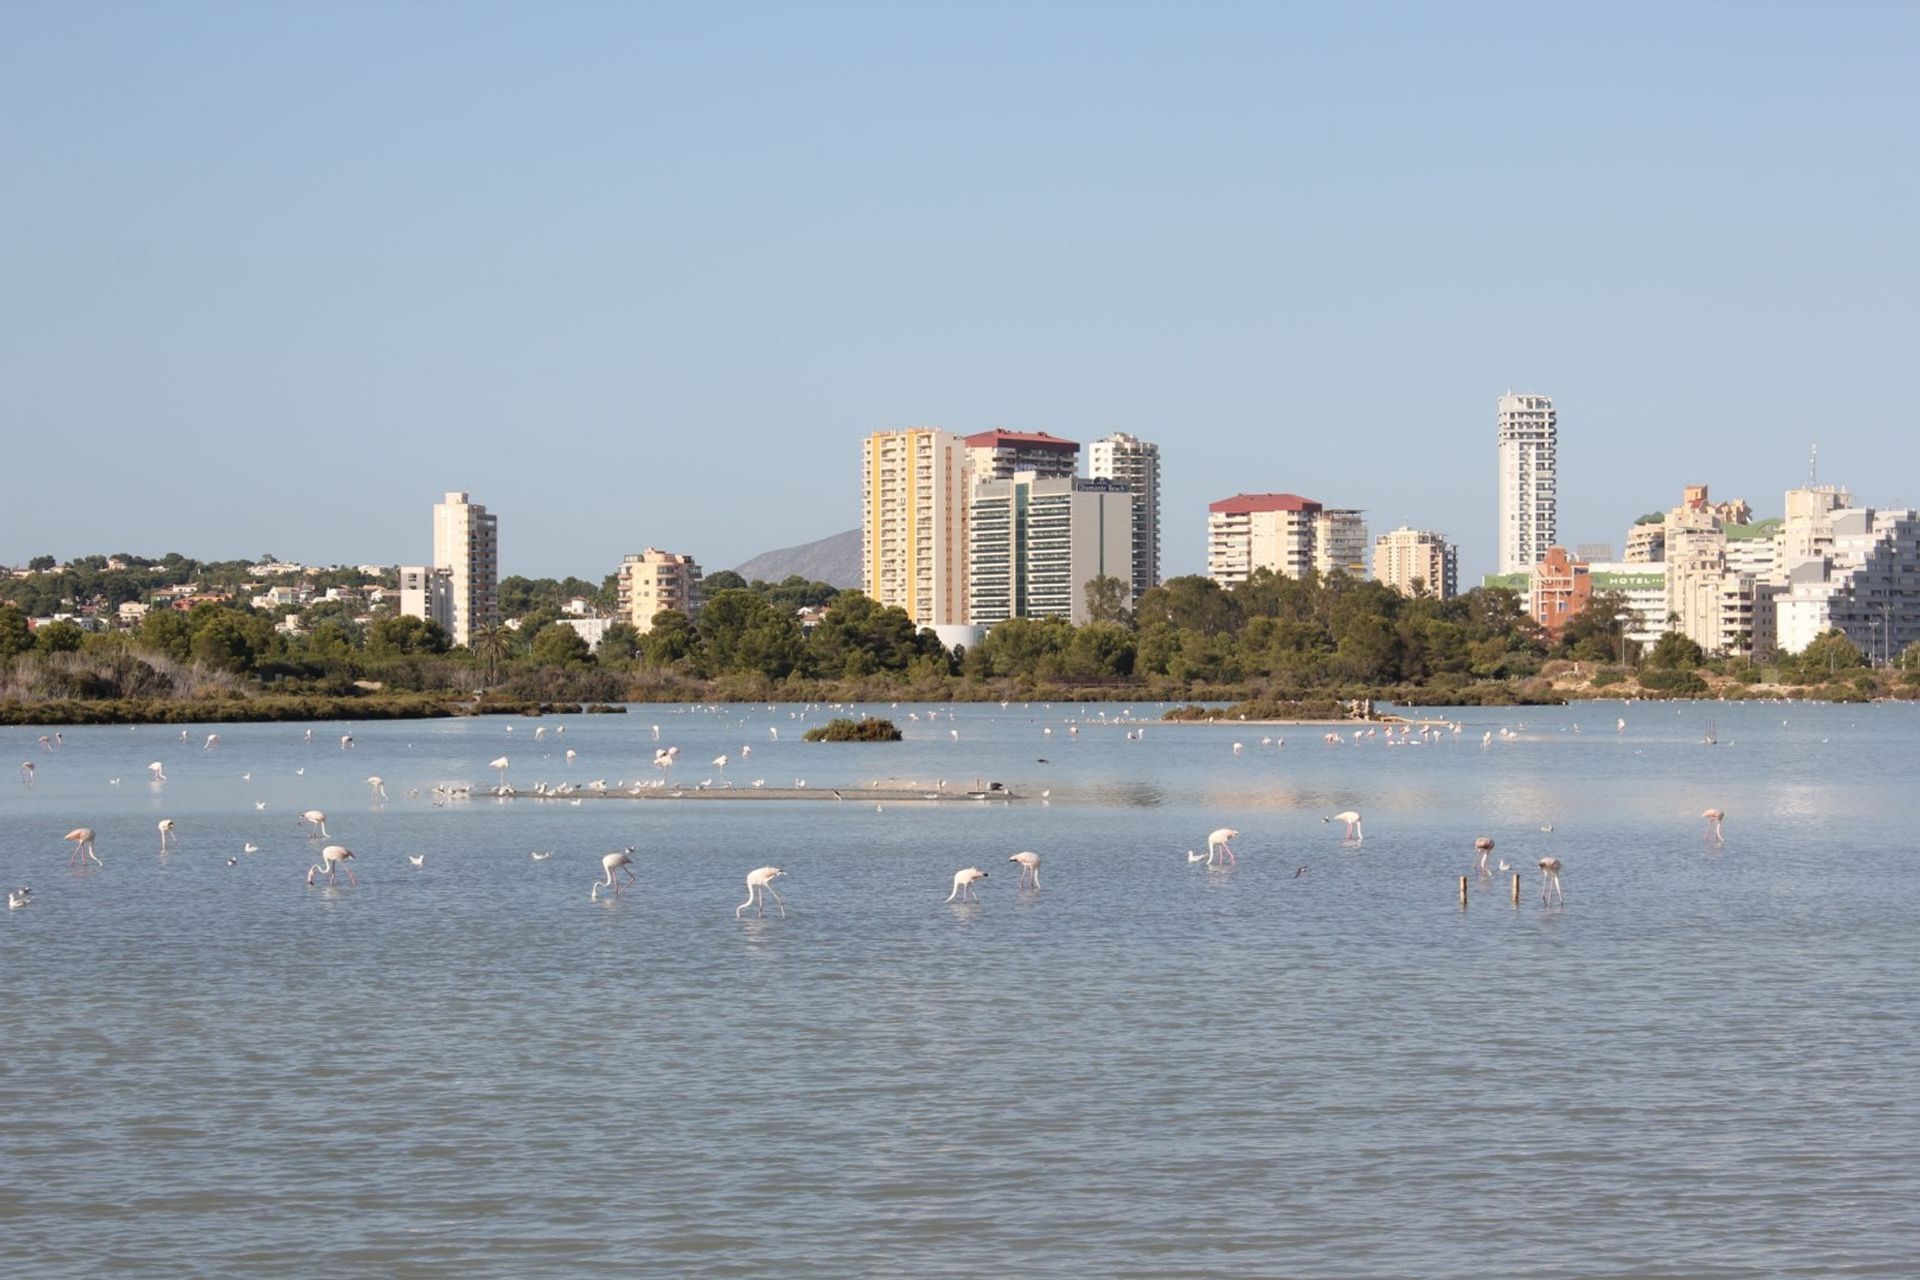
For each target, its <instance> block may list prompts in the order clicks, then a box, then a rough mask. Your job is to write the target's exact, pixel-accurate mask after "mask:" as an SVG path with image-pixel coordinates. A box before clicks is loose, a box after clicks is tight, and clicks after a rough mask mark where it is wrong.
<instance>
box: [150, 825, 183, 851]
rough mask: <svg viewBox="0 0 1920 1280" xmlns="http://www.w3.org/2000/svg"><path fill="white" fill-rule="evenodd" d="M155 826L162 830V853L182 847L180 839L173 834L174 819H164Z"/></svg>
mask: <svg viewBox="0 0 1920 1280" xmlns="http://www.w3.org/2000/svg"><path fill="white" fill-rule="evenodd" d="M155 825H156V826H158V827H159V828H160V852H162V853H165V852H166V851H167V850H168V849H169V848H174V849H178V848H179V847H180V837H178V836H176V835H174V834H173V819H172V818H162V819H160V821H159V822H158V823H156V824H155Z"/></svg>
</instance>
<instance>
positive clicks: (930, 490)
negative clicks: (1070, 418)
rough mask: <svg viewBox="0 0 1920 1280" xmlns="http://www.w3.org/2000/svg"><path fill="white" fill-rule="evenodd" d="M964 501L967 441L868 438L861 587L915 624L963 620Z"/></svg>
mask: <svg viewBox="0 0 1920 1280" xmlns="http://www.w3.org/2000/svg"><path fill="white" fill-rule="evenodd" d="M1075 447H1076V448H1077V447H1078V446H1075ZM967 500H968V493H967V442H966V441H964V440H962V439H961V438H960V437H959V436H957V435H953V434H951V433H949V432H946V431H938V430H935V429H934V428H932V427H915V428H912V429H910V430H906V431H876V432H874V433H873V434H872V435H870V436H868V437H867V438H866V440H865V442H864V443H863V445H862V457H861V466H860V579H861V587H862V589H863V590H865V591H866V593H867V594H868V595H869V596H871V597H873V598H874V599H875V600H876V601H878V602H879V603H881V604H883V605H891V606H894V607H896V608H899V609H903V610H905V611H906V615H907V616H908V617H909V618H912V619H913V621H914V625H915V626H921V627H935V626H947V625H952V624H955V623H962V622H965V621H967Z"/></svg>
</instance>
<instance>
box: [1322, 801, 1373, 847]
mask: <svg viewBox="0 0 1920 1280" xmlns="http://www.w3.org/2000/svg"><path fill="white" fill-rule="evenodd" d="M1320 821H1322V822H1344V823H1346V824H1347V831H1346V834H1345V835H1343V836H1342V837H1341V839H1342V840H1351V841H1353V842H1354V843H1355V844H1359V843H1360V842H1361V841H1363V840H1365V839H1366V838H1367V837H1366V835H1365V833H1363V832H1362V831H1361V830H1360V815H1359V814H1358V813H1355V812H1354V811H1353V810H1352V809H1343V810H1341V811H1340V812H1339V813H1336V814H1334V815H1333V816H1332V817H1331V818H1322V819H1320Z"/></svg>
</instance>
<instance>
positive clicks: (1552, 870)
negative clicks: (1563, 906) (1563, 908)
mask: <svg viewBox="0 0 1920 1280" xmlns="http://www.w3.org/2000/svg"><path fill="white" fill-rule="evenodd" d="M1566 900H1567V899H1566V895H1565V894H1563V893H1561V892H1560V859H1558V858H1542V859H1540V901H1542V902H1545V903H1554V902H1560V903H1564V902H1565V901H1566Z"/></svg>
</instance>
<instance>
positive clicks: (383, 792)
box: [367, 773, 387, 800]
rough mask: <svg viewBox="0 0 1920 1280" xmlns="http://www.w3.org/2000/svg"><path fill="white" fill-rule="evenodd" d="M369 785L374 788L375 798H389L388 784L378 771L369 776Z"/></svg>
mask: <svg viewBox="0 0 1920 1280" xmlns="http://www.w3.org/2000/svg"><path fill="white" fill-rule="evenodd" d="M367 786H368V787H369V788H371V789H372V791H373V798H374V799H375V800H385V799H386V798H387V784H386V781H385V780H384V779H382V778H381V777H380V775H379V774H377V773H376V774H374V775H373V776H372V777H370V778H368V779H367Z"/></svg>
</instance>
